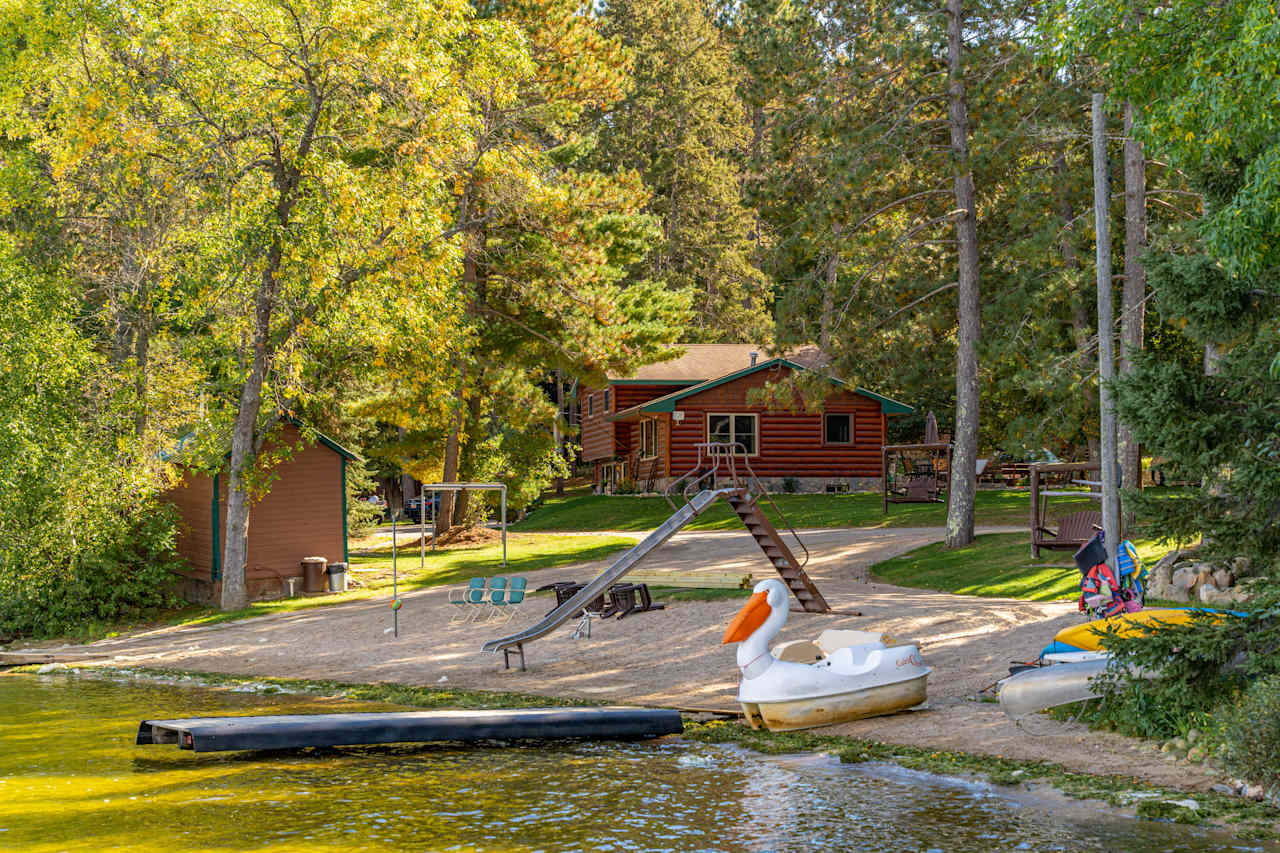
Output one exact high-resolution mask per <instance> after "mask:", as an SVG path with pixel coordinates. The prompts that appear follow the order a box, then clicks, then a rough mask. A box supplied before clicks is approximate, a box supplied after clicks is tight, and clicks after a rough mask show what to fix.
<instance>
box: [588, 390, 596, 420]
mask: <svg viewBox="0 0 1280 853" xmlns="http://www.w3.org/2000/svg"><path fill="white" fill-rule="evenodd" d="M595 413H596V395H595V394H588V395H587V417H591V416H592V415H594V414H595Z"/></svg>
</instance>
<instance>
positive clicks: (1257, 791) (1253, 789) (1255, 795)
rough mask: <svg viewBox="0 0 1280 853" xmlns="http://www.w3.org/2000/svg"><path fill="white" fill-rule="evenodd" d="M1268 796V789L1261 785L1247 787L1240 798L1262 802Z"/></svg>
mask: <svg viewBox="0 0 1280 853" xmlns="http://www.w3.org/2000/svg"><path fill="white" fill-rule="evenodd" d="M1266 795H1267V789H1266V788H1264V787H1262V786H1261V785H1245V786H1244V790H1242V791H1241V792H1240V796H1242V797H1244V798H1245V799H1248V800H1261V799H1262V798H1263V797H1265V796H1266Z"/></svg>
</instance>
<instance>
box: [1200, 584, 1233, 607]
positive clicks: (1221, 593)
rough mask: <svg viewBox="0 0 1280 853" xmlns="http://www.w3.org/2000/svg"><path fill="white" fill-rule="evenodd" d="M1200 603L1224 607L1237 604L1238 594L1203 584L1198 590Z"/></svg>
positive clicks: (1231, 590) (1230, 590)
mask: <svg viewBox="0 0 1280 853" xmlns="http://www.w3.org/2000/svg"><path fill="white" fill-rule="evenodd" d="M1199 595H1200V601H1201V602H1202V603H1204V604H1213V605H1224V604H1228V605H1229V604H1236V603H1238V602H1239V598H1237V595H1238V593H1237V592H1236V590H1234V589H1218V588H1217V587H1216V586H1214V585H1213V584H1211V583H1210V584H1205V585H1204V586H1202V587H1200V590H1199Z"/></svg>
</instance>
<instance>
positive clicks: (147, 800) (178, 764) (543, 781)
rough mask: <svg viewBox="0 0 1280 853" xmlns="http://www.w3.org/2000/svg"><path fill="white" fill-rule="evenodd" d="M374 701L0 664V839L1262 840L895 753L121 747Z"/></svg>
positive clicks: (136, 846) (588, 846) (584, 747)
mask: <svg viewBox="0 0 1280 853" xmlns="http://www.w3.org/2000/svg"><path fill="white" fill-rule="evenodd" d="M378 708H383V709H386V708H387V706H370V705H365V704H357V703H350V702H344V703H334V702H326V701H322V700H317V699H315V698H310V697H301V696H288V695H274V696H262V695H257V694H251V693H237V692H231V691H227V690H214V689H209V688H202V687H191V686H181V685H167V684H157V683H154V682H147V681H137V682H133V681H108V680H102V679H98V678H86V677H75V676H67V675H49V676H32V675H20V676H12V675H11V676H4V677H0V850H21V851H32V853H42V851H61V850H93V851H100V850H134V851H163V852H164V853H178V851H196V850H201V851H229V850H262V849H270V850H273V851H328V850H334V851H336V850H343V851H347V850H370V851H402V850H433V851H434V850H457V851H473V850H494V851H496V850H502V851H539V850H546V851H570V850H590V851H633V850H634V851H659V850H662V851H668V850H669V851H704V850H724V851H739V850H744V851H745V850H751V851H765V850H770V851H772V850H777V851H810V850H831V851H855V850H856V851H912V852H913V853H916V851H939V853H944V851H945V853H953V852H954V851H982V852H983V853H986V851H1003V850H1035V851H1046V850H1061V851H1129V853H1147V851H1151V853H1154V851H1211V850H1212V851H1218V850H1229V849H1238V850H1262V849H1264V848H1263V847H1260V846H1250V845H1247V844H1237V845H1233V844H1230V843H1229V842H1228V841H1227V840H1225V837H1224V836H1221V835H1218V834H1214V833H1210V832H1207V831H1204V830H1200V829H1197V828H1189V827H1183V826H1176V825H1172V824H1160V823H1151V822H1145V821H1136V820H1129V819H1125V818H1121V817H1116V816H1112V815H1104V814H1098V813H1094V812H1092V811H1091V810H1090V809H1089V808H1088V807H1087V806H1083V805H1081V806H1075V805H1073V806H1071V807H1069V808H1067V809H1065V810H1062V809H1054V810H1051V809H1050V808H1049V806H1048V805H1047V804H1043V803H1038V802H1035V801H1026V800H1018V799H1014V798H1013V797H1012V796H1009V795H1007V794H1004V793H1001V792H1000V791H999V790H998V789H992V788H989V787H987V786H983V785H974V784H970V783H965V782H960V781H958V780H948V779H945V778H940V777H935V776H928V775H924V774H918V773H913V772H910V771H905V770H902V769H900V768H896V767H893V766H887V765H841V764H839V763H838V762H836V761H834V760H832V759H829V758H826V757H823V756H815V755H799V756H783V757H776V756H772V757H766V756H759V755H755V754H753V753H748V752H745V751H742V750H738V749H733V748H725V747H718V746H708V745H704V744H697V743H689V742H686V741H683V740H680V739H678V738H666V739H662V740H659V741H652V742H644V743H627V744H614V743H579V744H540V745H530V746H514V747H501V746H487V747H480V748H473V747H459V746H426V747H413V748H408V747H406V748H398V747H388V748H362V749H342V750H325V751H303V752H293V753H221V754H212V755H196V754H194V753H191V752H187V751H180V750H178V749H177V748H176V747H174V746H147V747H139V746H135V745H134V743H133V739H134V736H135V734H136V732H137V726H138V722H139V721H140V720H142V719H144V718H152V719H161V718H175V717H191V716H200V715H215V714H261V713H305V712H317V713H318V712H328V711H334V710H370V709H378Z"/></svg>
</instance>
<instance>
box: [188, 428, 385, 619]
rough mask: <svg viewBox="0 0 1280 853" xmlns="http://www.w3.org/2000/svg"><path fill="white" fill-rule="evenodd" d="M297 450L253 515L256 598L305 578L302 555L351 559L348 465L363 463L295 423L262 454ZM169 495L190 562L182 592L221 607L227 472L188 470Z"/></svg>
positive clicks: (251, 582)
mask: <svg viewBox="0 0 1280 853" xmlns="http://www.w3.org/2000/svg"><path fill="white" fill-rule="evenodd" d="M310 436H314V441H311V440H309V437H310ZM299 445H301V446H302V449H301V450H295V451H294V452H292V453H291V454H290V455H288V456H287V458H285V459H284V461H282V462H280V463H278V464H277V465H276V466H275V468H274V470H273V471H272V480H271V484H270V491H268V492H267V493H266V494H265V495H263V496H262V497H261V498H260V499H259V500H257V501H254V503H253V505H252V507H251V508H250V510H249V554H248V564H247V566H246V567H245V583H246V586H247V588H248V592H249V598H250V600H255V599H262V598H273V597H276V596H279V595H281V594H283V592H284V590H285V587H286V583H285V579H286V578H290V577H297V576H299V575H301V574H302V568H301V565H300V562H301V560H302V558H303V557H324V558H326V559H327V560H329V562H331V563H335V562H339V561H342V562H346V560H347V463H348V462H349V461H355V460H358V459H359V457H358V456H356V454H354V453H352V452H351V451H350V450H347V449H346V448H344V447H342V446H341V445H340V444H338V443H337V442H336V441H334V440H333V439H331V438H329V437H328V436H325V435H321V434H320V433H309V434H307V435H304V433H303V431H302V430H301V429H299V428H298V425H297V424H294V423H286V424H285V425H284V426H283V427H282V428H281V430H280V433H279V435H278V436H276V438H275V439H274V440H273V441H272V442H271V444H270V445H268V447H267V448H266V449H265V451H264V452H270V450H271V449H272V447H275V448H277V449H278V448H281V447H293V448H296V447H298V446H299ZM165 497H166V498H167V499H168V500H169V501H170V502H171V503H172V504H173V505H174V506H175V507H176V508H177V510H178V513H179V515H180V516H181V525H180V528H179V534H178V553H180V554H181V555H182V556H183V557H184V558H185V559H186V561H187V563H188V568H187V569H186V570H185V571H183V572H182V573H181V574H182V584H181V587H180V591H181V594H182V596H183V597H184V598H187V599H188V600H191V601H199V602H216V601H217V600H218V598H219V596H220V595H221V591H222V583H221V578H222V561H221V556H222V546H223V542H224V541H225V535H226V534H225V531H226V514H225V507H226V503H227V478H226V471H225V469H224V470H222V471H218V472H215V473H213V474H207V473H204V472H199V471H194V470H191V471H187V472H186V473H185V474H184V475H183V477H182V480H181V482H179V483H178V485H177V486H175V487H174V488H172V489H170V490H169V492H168V493H167V494H166V495H165Z"/></svg>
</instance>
